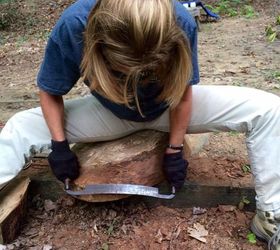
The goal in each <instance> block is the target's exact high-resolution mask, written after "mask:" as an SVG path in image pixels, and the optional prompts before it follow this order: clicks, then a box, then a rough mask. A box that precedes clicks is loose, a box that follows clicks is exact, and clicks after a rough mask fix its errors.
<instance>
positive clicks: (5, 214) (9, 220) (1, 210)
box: [0, 178, 30, 244]
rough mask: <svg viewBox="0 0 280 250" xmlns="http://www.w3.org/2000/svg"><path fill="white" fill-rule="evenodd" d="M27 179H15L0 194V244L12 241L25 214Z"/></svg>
mask: <svg viewBox="0 0 280 250" xmlns="http://www.w3.org/2000/svg"><path fill="white" fill-rule="evenodd" d="M29 182H30V179H29V178H19V179H15V180H14V181H12V182H11V183H9V184H8V185H7V186H5V187H4V188H3V189H2V190H1V192H0V244H4V243H9V242H10V241H12V240H14V239H15V237H16V235H17V233H18V231H19V228H20V225H21V222H22V220H23V218H24V216H25V213H26V207H27V190H28V185H29Z"/></svg>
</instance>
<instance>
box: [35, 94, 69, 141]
mask: <svg viewBox="0 0 280 250" xmlns="http://www.w3.org/2000/svg"><path fill="white" fill-rule="evenodd" d="M39 94H40V103H41V108H42V112H43V115H44V118H45V120H46V122H47V125H48V128H49V130H50V133H51V136H52V139H53V140H54V141H64V140H65V134H64V104H63V98H62V96H55V95H51V94H49V93H47V92H45V91H43V90H40V92H39Z"/></svg>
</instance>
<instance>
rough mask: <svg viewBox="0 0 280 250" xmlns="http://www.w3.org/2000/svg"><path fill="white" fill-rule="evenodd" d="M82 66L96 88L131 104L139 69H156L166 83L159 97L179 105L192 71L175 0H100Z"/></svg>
mask: <svg viewBox="0 0 280 250" xmlns="http://www.w3.org/2000/svg"><path fill="white" fill-rule="evenodd" d="M82 70H83V72H84V77H85V78H87V79H88V81H89V82H90V84H91V88H92V89H94V90H96V91H97V92H99V93H100V94H102V95H104V96H106V97H107V98H108V99H110V100H112V101H114V102H116V103H122V104H126V105H129V102H130V101H131V100H132V99H134V98H135V99H136V102H137V96H136V88H137V84H139V77H140V75H141V74H143V72H147V71H148V72H153V75H156V76H157V78H158V79H159V81H160V84H161V85H162V88H163V91H162V94H161V96H160V97H159V100H164V101H167V102H168V103H169V104H171V105H176V104H177V103H178V102H179V100H180V98H181V96H182V94H183V92H184V89H185V87H186V82H187V81H188V80H189V78H190V75H191V57H190V49H189V46H188V42H187V40H186V38H185V36H184V34H183V32H182V30H181V29H180V28H179V27H178V26H177V24H176V18H175V16H174V11H173V1H172V0H133V1H131V0H117V1H115V0H99V1H97V3H96V6H95V7H94V9H93V10H92V11H91V13H90V16H89V18H88V24H87V27H86V31H85V50H84V57H83V61H82ZM116 72H117V74H116ZM120 75H121V76H120ZM138 108H139V107H138Z"/></svg>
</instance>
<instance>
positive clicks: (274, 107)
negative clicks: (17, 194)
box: [0, 85, 280, 211]
mask: <svg viewBox="0 0 280 250" xmlns="http://www.w3.org/2000/svg"><path fill="white" fill-rule="evenodd" d="M65 124H66V136H67V139H68V140H69V142H71V143H73V142H92V141H104V140H111V139H116V138H120V137H122V136H125V135H128V134H130V133H132V132H135V131H138V130H142V129H155V130H160V131H165V132H168V131H169V116H168V111H166V112H165V113H164V114H163V115H162V116H161V117H159V118H158V119H156V120H154V121H152V122H143V123H138V122H131V121H126V120H120V119H119V118H117V117H116V116H114V115H113V114H112V113H111V112H110V111H109V110H107V109H106V108H104V107H103V106H102V105H101V104H100V103H99V102H98V101H97V100H96V99H95V98H94V97H93V96H87V97H84V98H79V99H75V100H70V101H66V102H65ZM210 131H238V132H244V133H246V144H247V148H248V153H249V157H250V162H251V168H252V172H253V175H254V177H255V189H256V193H257V197H256V199H257V207H258V208H259V209H261V210H264V211H271V210H278V209H280V98H279V97H277V96H275V95H273V94H270V93H267V92H264V91H260V90H256V89H250V88H244V87H233V86H200V85H198V86H193V108H192V116H191V121H190V124H189V127H188V131H187V132H188V133H204V132H210ZM50 139H51V136H50V133H49V130H48V128H47V125H46V123H45V120H44V118H43V116H42V112H41V109H40V108H34V109H30V110H26V111H22V112H19V113H18V114H16V115H14V116H13V117H12V118H11V119H10V120H9V121H8V122H7V124H6V126H5V127H4V128H3V130H2V132H1V134H0V186H1V184H4V183H6V182H8V181H9V180H11V179H12V178H13V177H15V176H16V175H17V174H18V173H19V172H20V170H21V169H22V167H23V166H24V164H25V163H26V161H27V160H28V159H29V158H30V156H32V155H33V154H34V153H36V152H40V151H42V150H44V149H46V148H49V147H50Z"/></svg>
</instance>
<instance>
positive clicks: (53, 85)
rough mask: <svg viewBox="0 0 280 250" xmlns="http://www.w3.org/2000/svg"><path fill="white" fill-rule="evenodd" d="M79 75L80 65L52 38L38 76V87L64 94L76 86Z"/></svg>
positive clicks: (55, 93) (52, 92) (51, 92)
mask: <svg viewBox="0 0 280 250" xmlns="http://www.w3.org/2000/svg"><path fill="white" fill-rule="evenodd" d="M79 76H80V73H79V67H77V65H76V64H75V63H74V62H72V61H71V60H70V59H69V58H67V56H66V55H64V54H63V52H62V50H61V48H60V47H59V45H58V44H57V43H56V42H54V41H53V40H52V39H51V38H50V39H49V41H48V43H47V47H46V50H45V56H44V59H43V62H42V64H41V67H40V70H39V73H38V77H37V84H38V87H39V88H40V89H42V90H44V91H46V92H48V93H50V94H53V95H64V94H66V93H68V92H69V91H70V89H71V88H72V87H73V86H74V84H75V83H76V81H77V80H78V79H79Z"/></svg>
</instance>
